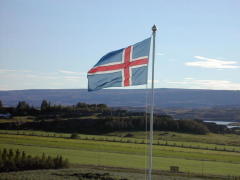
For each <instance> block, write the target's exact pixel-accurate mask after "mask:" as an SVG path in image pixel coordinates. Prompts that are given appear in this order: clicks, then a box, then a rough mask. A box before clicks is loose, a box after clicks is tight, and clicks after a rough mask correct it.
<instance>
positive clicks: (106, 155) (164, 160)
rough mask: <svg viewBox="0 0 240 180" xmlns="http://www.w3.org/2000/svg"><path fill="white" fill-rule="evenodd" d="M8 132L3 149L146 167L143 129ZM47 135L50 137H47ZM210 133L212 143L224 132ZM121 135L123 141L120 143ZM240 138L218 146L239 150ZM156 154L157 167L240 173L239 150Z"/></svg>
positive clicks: (161, 149)
mask: <svg viewBox="0 0 240 180" xmlns="http://www.w3.org/2000/svg"><path fill="white" fill-rule="evenodd" d="M5 133H8V134H4V131H1V134H0V148H13V149H17V148H19V149H21V150H24V151H26V153H28V154H32V155H41V154H42V153H43V152H45V153H46V154H49V155H57V154H61V155H62V156H63V157H65V158H68V159H69V161H70V163H73V164H81V165H90V166H91V165H97V166H108V167H124V168H130V169H131V168H134V169H135V168H137V169H144V168H145V167H146V165H145V164H146V145H145V144H141V142H142V139H141V133H140V132H137V133H133V134H134V137H133V138H123V137H121V136H123V134H122V133H115V134H108V135H105V136H93V135H80V137H82V139H70V138H69V137H70V135H69V134H57V133H45V134H44V132H32V131H25V134H27V133H29V135H21V133H23V132H17V131H5ZM10 133H12V134H10ZM14 133H15V134H14ZM17 133H18V135H17ZM34 133H35V134H34ZM159 133H160V132H159ZM142 134H143V133H142ZM170 134H171V133H168V134H167V135H168V136H169V137H172V138H173V139H170V138H169V139H168V140H169V142H170V141H171V140H172V141H171V143H173V142H175V143H188V144H189V145H190V144H192V145H196V144H198V145H199V146H206V147H210V146H215V145H214V144H208V143H207V142H205V140H204V139H205V138H203V137H202V138H201V136H200V138H199V139H203V140H202V141H201V140H199V141H198V142H191V141H190V139H196V138H197V136H196V135H186V134H180V133H178V134H177V133H174V134H175V136H171V135H170ZM40 135H41V136H40ZM44 135H46V136H49V137H43V136H44ZM51 136H53V137H51ZM176 136H177V137H178V139H177V137H176ZM209 136H212V140H211V143H212V141H216V140H217V139H219V138H220V137H221V136H224V135H219V136H220V137H217V136H218V135H214V134H210V135H209ZM229 136H230V135H229ZM232 136H235V135H232ZM117 138H119V139H123V140H122V141H120V142H117V141H118V140H117ZM110 139H111V141H110ZM225 139H226V143H227V144H229V141H231V138H228V136H226V138H225ZM173 140H174V141H173ZM183 140H185V141H183ZM114 141H115V142H114ZM125 141H126V142H125ZM155 141H157V140H155ZM238 141H239V136H238V139H237V140H236V138H235V139H234V146H228V145H218V146H219V148H220V147H221V148H223V147H225V148H226V149H227V148H229V149H231V148H235V149H239V147H238V146H236V145H237V143H238ZM153 156H154V157H153V167H154V169H155V170H169V167H170V166H173V165H174V166H179V167H180V171H181V172H185V173H195V174H200V175H202V174H203V175H222V176H228V175H231V176H240V171H239V169H240V153H239V152H227V151H219V150H218V151H216V150H207V149H201V148H200V149H195V148H182V147H173V146H165V145H157V144H156V145H154V148H153Z"/></svg>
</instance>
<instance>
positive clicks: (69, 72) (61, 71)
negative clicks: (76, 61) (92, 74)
mask: <svg viewBox="0 0 240 180" xmlns="http://www.w3.org/2000/svg"><path fill="white" fill-rule="evenodd" d="M58 72H60V73H63V74H71V75H73V74H75V75H86V73H83V72H74V71H68V70H59V71H58Z"/></svg>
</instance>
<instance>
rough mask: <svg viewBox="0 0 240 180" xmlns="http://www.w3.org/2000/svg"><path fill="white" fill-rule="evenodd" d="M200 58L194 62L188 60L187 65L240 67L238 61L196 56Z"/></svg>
mask: <svg viewBox="0 0 240 180" xmlns="http://www.w3.org/2000/svg"><path fill="white" fill-rule="evenodd" d="M194 58H196V59H198V60H197V61H194V62H186V63H185V65H186V66H194V67H202V68H212V69H237V68H240V65H238V62H237V61H223V60H219V59H211V58H206V57H202V56H194Z"/></svg>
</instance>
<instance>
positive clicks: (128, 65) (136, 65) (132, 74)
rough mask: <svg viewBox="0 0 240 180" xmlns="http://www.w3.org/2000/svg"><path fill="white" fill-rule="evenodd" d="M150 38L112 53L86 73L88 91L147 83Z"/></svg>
mask: <svg viewBox="0 0 240 180" xmlns="http://www.w3.org/2000/svg"><path fill="white" fill-rule="evenodd" d="M150 42H151V38H148V39H145V40H143V41H141V42H139V43H136V44H134V45H131V46H128V47H127V48H123V49H119V50H116V51H112V52H110V53H108V54H106V55H105V56H103V57H102V58H101V59H100V60H99V61H98V63H97V64H96V65H95V66H94V67H93V68H92V69H90V70H89V71H88V91H94V90H99V89H103V88H107V87H125V86H134V85H141V84H146V83H147V73H148V56H149V51H150Z"/></svg>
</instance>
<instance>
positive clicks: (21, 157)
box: [0, 148, 69, 172]
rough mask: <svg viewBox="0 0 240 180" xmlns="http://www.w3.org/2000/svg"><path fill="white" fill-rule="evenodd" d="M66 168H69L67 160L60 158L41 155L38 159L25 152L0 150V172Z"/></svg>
mask: <svg viewBox="0 0 240 180" xmlns="http://www.w3.org/2000/svg"><path fill="white" fill-rule="evenodd" d="M67 167H69V163H68V160H67V159H63V157H62V156H56V157H52V156H46V155H45V153H43V154H42V156H41V157H38V156H31V155H27V154H26V153H25V151H20V150H19V149H17V150H13V149H6V148H4V149H0V172H9V171H23V170H35V169H59V168H67Z"/></svg>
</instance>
